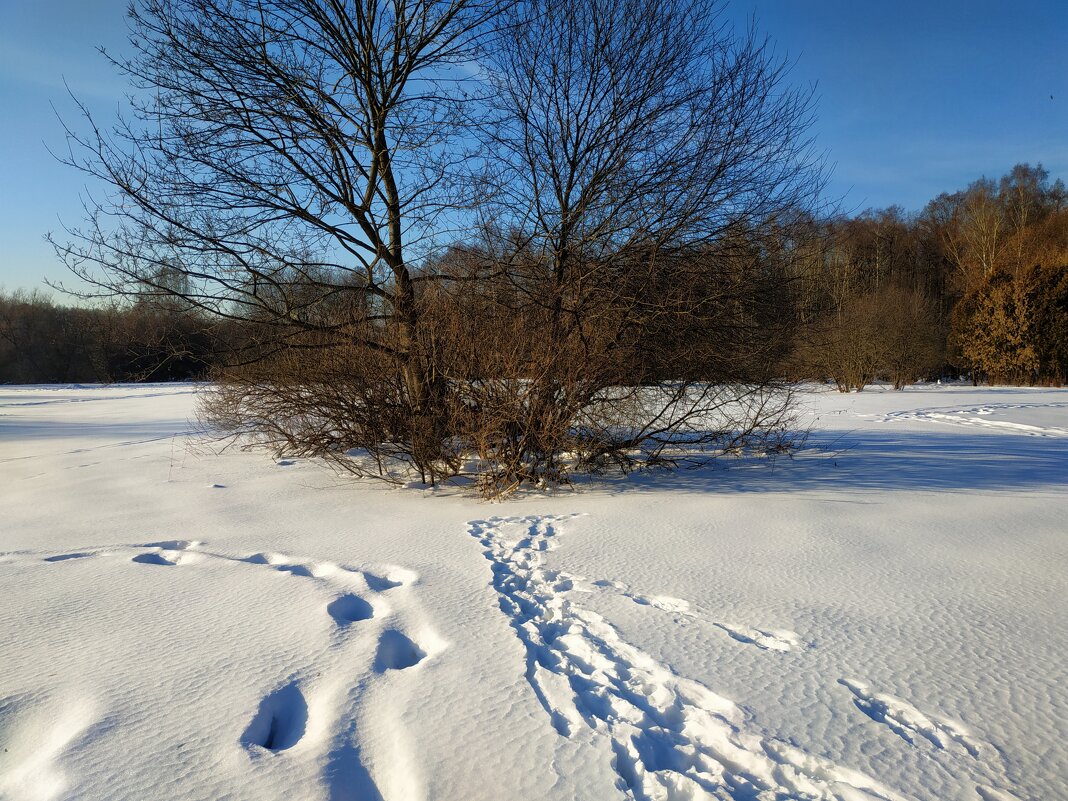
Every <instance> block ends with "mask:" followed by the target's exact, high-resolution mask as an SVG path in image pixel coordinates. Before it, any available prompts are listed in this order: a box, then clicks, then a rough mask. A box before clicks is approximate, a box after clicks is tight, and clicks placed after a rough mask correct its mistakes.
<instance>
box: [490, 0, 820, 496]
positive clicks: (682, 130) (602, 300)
mask: <svg viewBox="0 0 1068 801" xmlns="http://www.w3.org/2000/svg"><path fill="white" fill-rule="evenodd" d="M719 10H720V6H719V4H718V3H717V2H714V0H696V1H695V2H693V1H691V0H531V1H530V2H523V3H519V4H516V5H515V6H514V7H512V9H510V12H509V13H508V15H506V19H507V22H508V25H507V27H506V31H507V35H506V36H505V37H504V40H503V41H502V42H501V43H500V44H499V45H498V47H496V48H495V49H494V50H493V51H492V52H491V53H490V54H489V56H488V60H487V61H488V67H489V71H490V80H491V83H492V86H493V92H492V93H491V102H492V104H493V106H494V110H495V112H496V117H497V124H496V125H495V126H492V127H488V128H486V129H485V142H486V145H485V148H486V150H487V151H488V152H492V153H493V156H494V157H493V159H492V160H491V161H490V162H489V163H488V164H487V165H486V169H485V172H484V174H483V180H484V186H485V193H486V196H487V198H488V200H487V202H486V203H485V204H484V205H483V207H482V208H483V212H484V214H485V215H486V218H487V225H486V229H487V231H489V233H490V236H491V237H496V238H500V237H499V232H500V231H502V230H503V231H506V232H507V233H508V237H507V241H509V242H511V243H512V244H513V247H512V249H511V250H509V249H507V248H506V249H504V250H503V251H502V252H500V253H498V256H499V258H500V259H501V260H500V262H499V263H498V267H499V269H500V270H501V272H502V273H503V274H505V275H506V276H508V277H509V278H510V280H511V281H512V283H513V285H514V288H515V302H516V303H517V304H518V306H517V307H518V308H519V309H520V310H522V312H523V313H525V314H528V315H530V316H533V317H536V318H537V319H539V321H540V325H539V326H537V327H536V328H535V329H534V330H532V331H531V335H532V337H536V338H537V339H538V340H539V341H540V343H544V345H543V346H542V347H541V350H542V351H543V353H544V360H543V361H541V362H539V363H538V369H537V370H536V371H534V374H535V375H536V376H537V378H536V380H533V379H532V380H530V381H528V382H526V383H525V384H524V385H523V386H522V387H521V388H517V392H518V394H519V395H521V397H517V398H513V399H512V400H511V403H512V406H513V411H512V416H513V418H514V424H513V428H514V429H516V430H519V431H524V430H525V428H524V424H523V423H522V421H524V420H535V421H538V423H539V424H540V423H543V422H544V421H546V420H549V419H552V420H555V421H556V428H555V431H554V433H552V434H551V435H550V434H549V433H548V432H546V431H545V430H544V428H543V427H542V426H541V425H539V426H537V427H536V428H537V431H536V433H535V432H533V431H531V432H529V436H527V437H526V439H525V440H524V441H523V443H522V446H521V447H520V450H521V451H522V452H523V455H522V456H521V457H518V458H514V457H510V458H509V459H508V460H506V461H508V462H509V463H515V462H517V461H518V462H523V463H524V464H525V465H526V468H525V469H526V470H527V471H528V474H529V475H531V476H534V477H537V476H538V475H541V474H543V473H544V474H547V475H556V474H557V473H558V472H559V470H560V465H559V455H560V454H561V453H568V454H574V453H578V454H580V455H581V456H582V460H584V461H586V462H590V463H595V464H599V463H603V462H605V461H609V462H613V463H617V464H620V465H624V466H626V465H631V464H635V463H649V462H650V461H657V460H665V459H668V458H669V457H668V455H667V454H668V453H671V452H678V451H681V450H683V449H688V450H689V453H690V454H691V455H692V453H693V452H694V451H696V450H699V449H700V448H701V447H703V446H715V447H718V446H720V445H721V444H722V443H723V441H724V439H725V438H726V439H730V438H731V436H732V435H733V433H734V432H737V431H739V430H744V431H746V432H747V433H749V434H753V433H754V432H758V431H765V430H769V429H776V428H777V427H778V424H780V423H781V422H782V417H781V415H782V413H783V409H784V408H785V403H776V402H769V398H770V397H772V396H774V395H775V393H774V392H772V391H771V389H772V388H771V386H770V384H769V383H767V379H768V376H767V375H766V374H764V373H763V372H762V371H761V369H760V368H759V367H757V361H758V360H755V359H753V358H751V356H752V353H753V352H754V351H756V350H758V349H759V348H758V347H757V344H758V343H760V344H761V345H762V346H765V347H766V349H767V350H769V351H770V350H773V347H772V346H771V345H770V344H769V342H770V340H772V339H774V335H775V334H776V333H780V334H781V329H779V328H778V327H777V326H776V324H775V323H776V320H775V319H774V318H773V316H772V315H769V314H768V313H767V310H768V309H769V308H771V307H773V306H776V305H777V308H778V311H779V319H782V317H783V315H782V313H781V312H782V310H783V306H784V305H785V298H784V297H783V296H782V295H781V294H780V293H777V292H776V291H775V290H773V289H772V287H773V286H778V287H781V279H782V275H781V274H779V275H776V276H774V279H775V280H772V275H770V274H769V272H768V270H769V260H767V259H761V258H759V256H757V257H754V256H755V254H756V253H758V252H759V251H760V245H761V239H762V238H765V239H766V238H768V236H767V232H768V230H769V229H770V228H773V227H774V228H775V229H776V234H777V235H778V236H788V235H789V229H790V228H793V229H794V230H795V233H796V232H797V231H800V230H801V226H799V225H795V224H794V223H796V222H799V221H800V220H802V219H804V218H805V215H804V214H803V213H802V212H803V211H805V210H807V209H810V208H812V206H813V205H814V201H815V199H816V196H817V193H818V190H819V188H820V170H819V164H818V159H817V158H816V157H815V156H814V154H813V152H812V150H811V147H810V142H809V140H808V138H807V135H806V131H807V128H808V125H809V122H810V119H811V116H810V112H811V106H810V99H811V97H810V95H809V94H808V93H807V92H803V91H796V90H792V89H790V88H789V87H787V86H786V85H785V82H784V78H785V75H786V65H785V64H784V63H783V62H781V61H779V60H777V59H776V58H775V57H774V55H773V53H772V52H771V50H770V47H769V45H768V44H767V42H766V41H763V40H760V39H758V38H757V37H756V36H755V35H754V34H753V32H752V31H749V32H748V33H747V34H744V35H742V36H737V35H735V34H734V33H733V31H732V30H731V29H730V28H729V27H728V26H726V25H723V24H721V20H720V18H719ZM683 350H685V351H687V355H686V358H680V356H681V353H682V351H683ZM742 354H748V356H749V357H748V358H742ZM650 356H652V357H653V358H649V357H650ZM775 361H777V359H775V358H774V357H771V356H770V355H769V354H768V353H765V354H764V359H763V362H762V364H763V365H767V364H772V363H774V362H775ZM578 366H580V368H579V367H578ZM625 387H629V388H630V389H627V390H625V389H624V388H625ZM498 395H499V394H498ZM498 399H499V397H498ZM479 405H480V406H484V405H485V404H479ZM743 407H744V408H745V409H746V410H747V411H748V412H751V413H752V414H753V415H755V417H746V414H745V413H741V411H740V410H741V409H742V408H743ZM728 408H729V409H731V410H732V414H731V415H726V410H727V409H728ZM550 410H552V411H551V412H550ZM721 415H726V417H729V418H730V421H729V423H724V424H723V425H720V424H718V423H717V422H716V419H717V416H721ZM680 442H685V448H683V449H679V448H676V447H675V446H676V445H678V444H679V443H680ZM519 477H520V478H522V475H520V476H519Z"/></svg>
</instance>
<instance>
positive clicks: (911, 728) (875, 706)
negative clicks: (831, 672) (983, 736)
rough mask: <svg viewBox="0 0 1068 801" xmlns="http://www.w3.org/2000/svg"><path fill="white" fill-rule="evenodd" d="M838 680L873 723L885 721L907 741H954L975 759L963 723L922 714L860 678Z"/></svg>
mask: <svg viewBox="0 0 1068 801" xmlns="http://www.w3.org/2000/svg"><path fill="white" fill-rule="evenodd" d="M838 683H839V684H841V685H843V686H844V687H848V688H849V691H850V692H851V693H853V695H854V696H855V697H854V698H853V703H854V704H855V705H856V707H857V709H859V710H860V711H861V712H863V713H864V714H865V715H867V716H868V717H869V718H871V719H872V720H874V721H875V722H876V723H885V724H886V725H887V726H888V727H889V728H890V730H891V731H892V732H894V734H896V735H897V736H899V737H901V738H902V739H903V740H905V741H906V742H907V743H909V744H910V745H917V744H918V738H923V739H924V740H926V741H927V742H928V743H930V744H931V745H933V746H934V747H935V748H939V749H947V748H950V747H952V746H954V745H956V746H958V747H959V748H961V749H963V750H964V751H965V752H966V753H968V754H970V755H971V756H973V757H975V758H976V759H979V756H980V753H979V751H980V749H979V746H980V743H979V741H978V740H976V739H975V738H974V737H972V735H971V732H969V731H968V729H967V727H965V725H964V724H963V723H958V722H957V721H955V720H950V719H949V718H939V717H934V716H931V715H925V714H924V713H923V712H921V711H920V710H918V709H917V708H916V707H914V706H913V705H912V704H910V703H909V702H908V701H904V700H902V699H900V698H897V697H895V696H893V695H888V694H887V693H877V692H873V691H872V689H871V688H870V687H869V686H868V685H867V684H865V683H864V682H862V681H856V680H854V679H839V680H838Z"/></svg>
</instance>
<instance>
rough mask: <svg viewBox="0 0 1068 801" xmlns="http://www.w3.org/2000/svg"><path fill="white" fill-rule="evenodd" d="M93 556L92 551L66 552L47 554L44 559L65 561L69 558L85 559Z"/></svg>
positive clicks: (47, 560)
mask: <svg viewBox="0 0 1068 801" xmlns="http://www.w3.org/2000/svg"><path fill="white" fill-rule="evenodd" d="M89 556H92V554H91V553H64V554H60V555H59V556H46V557H45V558H44V561H46V562H65V561H67V560H68V559H85V558H86V557H89Z"/></svg>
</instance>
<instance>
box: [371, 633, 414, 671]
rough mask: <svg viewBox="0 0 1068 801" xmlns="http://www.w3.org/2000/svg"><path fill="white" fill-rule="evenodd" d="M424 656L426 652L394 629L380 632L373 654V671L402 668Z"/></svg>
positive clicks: (411, 664)
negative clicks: (376, 647) (375, 650)
mask: <svg viewBox="0 0 1068 801" xmlns="http://www.w3.org/2000/svg"><path fill="white" fill-rule="evenodd" d="M425 657H426V652H425V651H424V650H423V649H422V648H420V647H419V646H418V645H416V644H415V643H414V642H412V641H411V640H410V639H408V637H406V636H405V635H404V634H402V633H401V632H399V631H397V630H396V629H388V630H386V631H384V632H382V636H381V637H380V638H379V640H378V652H377V653H376V654H375V671H376V672H378V673H385V672H386V671H387V670H404V669H405V668H410V667H412V666H413V665H417V664H419V663H420V662H422V661H423V659H424V658H425Z"/></svg>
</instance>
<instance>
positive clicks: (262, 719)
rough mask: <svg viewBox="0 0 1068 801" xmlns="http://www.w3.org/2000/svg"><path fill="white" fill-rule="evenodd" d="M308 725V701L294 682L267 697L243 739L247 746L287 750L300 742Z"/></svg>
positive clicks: (261, 703) (269, 749) (270, 749)
mask: <svg viewBox="0 0 1068 801" xmlns="http://www.w3.org/2000/svg"><path fill="white" fill-rule="evenodd" d="M307 725H308V702H307V701H305V700H304V693H302V692H301V690H300V686H299V685H298V684H297V682H295V681H292V682H290V683H288V684H286V685H285V686H283V687H280V688H279V689H277V690H275V691H274V692H272V693H270V694H269V695H267V696H266V697H264V699H263V700H262V701H261V702H260V708H259V710H258V711H257V712H256V715H255V717H253V718H252V722H251V723H249V724H248V728H246V729H245V732H244V734H242V735H241V742H242V743H243V744H244V745H245V747H246V748H263V749H266V750H268V751H285V750H287V749H289V748H292V747H293V746H295V745H296V744H297V743H298V742H300V738H301V737H303V736H304V730H305V729H306V728H307Z"/></svg>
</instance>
